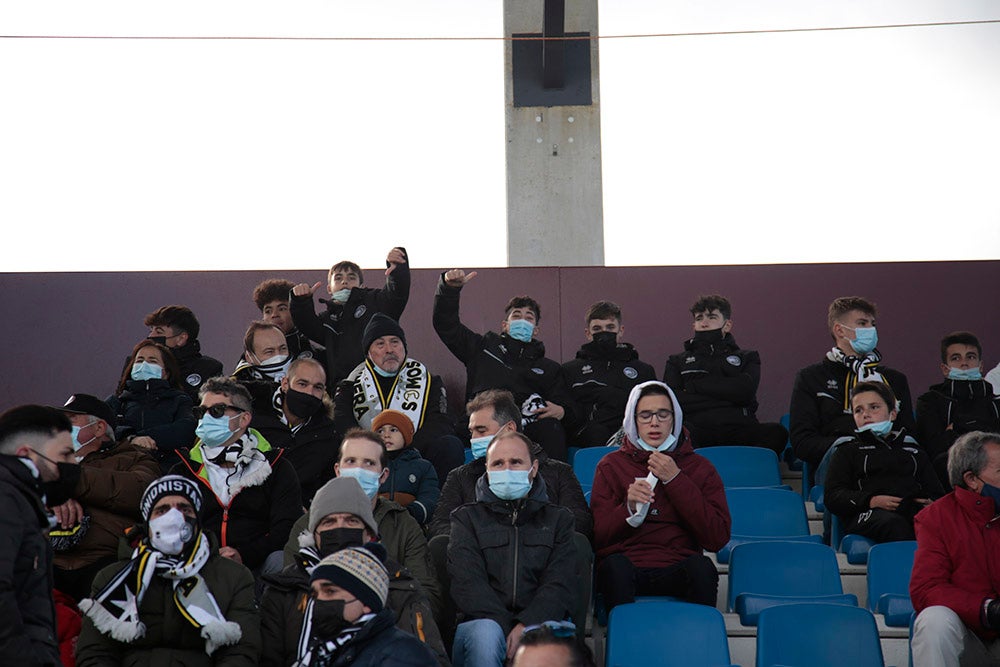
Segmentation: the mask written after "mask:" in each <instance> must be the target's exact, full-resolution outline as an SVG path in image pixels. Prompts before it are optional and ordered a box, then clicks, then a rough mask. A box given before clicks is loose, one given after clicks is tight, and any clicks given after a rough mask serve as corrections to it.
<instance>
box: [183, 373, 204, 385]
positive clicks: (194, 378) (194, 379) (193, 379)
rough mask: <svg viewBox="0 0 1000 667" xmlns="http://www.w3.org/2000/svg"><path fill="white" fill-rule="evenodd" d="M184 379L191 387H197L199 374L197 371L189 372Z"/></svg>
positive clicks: (199, 380)
mask: <svg viewBox="0 0 1000 667" xmlns="http://www.w3.org/2000/svg"><path fill="white" fill-rule="evenodd" d="M184 381H185V382H187V383H188V384H189V385H191V386H192V387H197V386H198V385H200V384H201V376H200V375H198V374H197V373H191V375H188V376H187V378H185V380H184Z"/></svg>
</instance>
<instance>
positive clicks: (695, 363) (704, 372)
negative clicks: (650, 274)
mask: <svg viewBox="0 0 1000 667" xmlns="http://www.w3.org/2000/svg"><path fill="white" fill-rule="evenodd" d="M691 315H692V317H693V318H694V337H692V338H689V339H688V340H686V341H684V351H683V352H681V353H680V354H674V355H671V356H670V357H669V358H668V359H667V365H666V368H665V369H664V371H663V381H664V382H665V383H666V384H667V385H669V386H670V388H671V389H673V390H674V393H675V394H676V395H677V400H678V401H680V403H681V407H683V408H684V426H686V427H687V429H688V431H690V433H691V441H692V442H693V443H694V444H695V446H696V447H711V446H714V445H752V446H755V447H766V448H768V449H771V450H773V451H774V452H775V453H776V454H781V452H782V450H784V449H785V445H786V444H787V442H788V431H786V430H785V427H784V426H782V425H781V424H774V423H765V424H761V423H760V422H758V421H757V386H758V385H759V384H760V355H759V354H757V351H756V350H743V349H740V346H739V345H737V344H736V339H735V338H733V335H732V333H730V331H732V328H733V309H732V306H731V305H730V303H729V300H728V299H726V298H725V297H722V296H719V295H718V294H712V295H710V296H702V297H699V299H698V300H697V301H695V303H694V305H693V306H691Z"/></svg>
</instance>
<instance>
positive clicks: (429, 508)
mask: <svg viewBox="0 0 1000 667" xmlns="http://www.w3.org/2000/svg"><path fill="white" fill-rule="evenodd" d="M378 491H379V495H381V496H382V497H384V498H388V499H389V500H391V501H393V502H396V503H399V504H400V505H403V506H404V507H405V508H406V510H407V511H408V512H409V513H410V514H411V515H413V518H414V519H416V520H417V523H419V524H420V525H421V526H424V525H427V522H428V521H430V519H431V516H432V515H433V514H434V510H435V509H436V508H437V504H438V498H440V497H441V487H440V485H439V484H438V476H437V471H435V470H434V466H433V465H431V462H430V461H428V460H427V459H425V458H423V457H422V456H420V452H418V451H417V450H416V449H414V448H413V445H410V446H409V447H406V448H404V449H400V450H397V451H395V452H389V477H388V478H387V479H386V480H385V482H384V483H383V484H382V486H380V487H379V489H378ZM400 494H405V495H407V496H413V500H410V499H409V498H402V497H401V496H400Z"/></svg>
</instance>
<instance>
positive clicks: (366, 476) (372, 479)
mask: <svg viewBox="0 0 1000 667" xmlns="http://www.w3.org/2000/svg"><path fill="white" fill-rule="evenodd" d="M340 476H341V477H353V478H354V479H356V480H358V484H360V485H361V490H362V491H364V492H365V495H366V496H368V497H369V498H374V497H375V494H376V493H378V487H379V481H378V480H379V477H381V475H379V474H378V473H377V472H372V471H371V470H368V469H367V468H362V467H360V466H359V467H357V468H341V469H340Z"/></svg>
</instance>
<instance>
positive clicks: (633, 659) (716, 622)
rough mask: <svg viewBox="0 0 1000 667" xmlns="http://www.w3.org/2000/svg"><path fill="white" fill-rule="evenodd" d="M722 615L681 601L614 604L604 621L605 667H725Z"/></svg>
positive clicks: (727, 655)
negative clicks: (606, 623) (636, 666)
mask: <svg viewBox="0 0 1000 667" xmlns="http://www.w3.org/2000/svg"><path fill="white" fill-rule="evenodd" d="M729 664H730V662H729V643H728V641H727V639H726V623H725V621H724V620H723V618H722V614H721V613H719V611H718V610H717V609H715V608H713V607H707V606H705V605H700V604H690V603H687V602H667V601H660V600H657V601H648V602H633V603H631V604H622V605H618V606H617V607H615V608H614V609H612V610H611V617H610V618H609V620H608V647H607V665H608V667H626V666H632V665H657V667H661V666H662V667H674V666H675V665H676V666H677V667H681V666H684V667H687V666H690V667H728V665H729Z"/></svg>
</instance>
